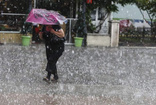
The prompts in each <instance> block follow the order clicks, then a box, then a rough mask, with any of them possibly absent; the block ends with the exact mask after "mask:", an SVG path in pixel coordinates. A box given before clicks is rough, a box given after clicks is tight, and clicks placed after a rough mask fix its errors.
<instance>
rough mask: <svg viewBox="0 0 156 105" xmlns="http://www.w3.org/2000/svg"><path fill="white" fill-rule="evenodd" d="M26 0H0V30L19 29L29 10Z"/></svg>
mask: <svg viewBox="0 0 156 105" xmlns="http://www.w3.org/2000/svg"><path fill="white" fill-rule="evenodd" d="M28 1H30V0H28ZM28 1H26V0H0V31H20V29H21V27H22V24H23V22H24V21H25V19H26V15H25V14H28V12H29V7H30V5H29V4H30V3H31V2H28Z"/></svg>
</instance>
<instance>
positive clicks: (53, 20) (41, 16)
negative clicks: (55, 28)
mask: <svg viewBox="0 0 156 105" xmlns="http://www.w3.org/2000/svg"><path fill="white" fill-rule="evenodd" d="M26 22H30V23H37V24H43V25H59V24H63V22H65V23H66V22H67V19H66V18H65V17H64V16H63V15H61V14H59V13H58V12H56V11H53V10H46V9H32V10H31V12H30V13H29V15H28V17H27V19H26Z"/></svg>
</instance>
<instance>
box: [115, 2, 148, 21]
mask: <svg viewBox="0 0 156 105" xmlns="http://www.w3.org/2000/svg"><path fill="white" fill-rule="evenodd" d="M118 7H119V12H117V13H113V18H126V19H143V17H142V15H141V13H140V10H139V9H138V7H137V6H136V5H126V6H125V7H123V6H121V5H118ZM144 14H145V18H146V19H149V17H148V15H147V13H146V12H144Z"/></svg>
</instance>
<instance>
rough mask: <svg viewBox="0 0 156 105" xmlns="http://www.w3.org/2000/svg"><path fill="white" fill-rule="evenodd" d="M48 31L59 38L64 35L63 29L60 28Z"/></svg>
mask: <svg viewBox="0 0 156 105" xmlns="http://www.w3.org/2000/svg"><path fill="white" fill-rule="evenodd" d="M50 32H51V33H53V34H55V35H57V36H58V37H61V38H62V37H64V31H63V29H60V30H58V31H55V30H54V29H51V30H50Z"/></svg>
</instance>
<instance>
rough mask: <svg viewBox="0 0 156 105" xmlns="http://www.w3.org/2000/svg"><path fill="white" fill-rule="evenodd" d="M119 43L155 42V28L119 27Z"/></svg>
mask: <svg viewBox="0 0 156 105" xmlns="http://www.w3.org/2000/svg"><path fill="white" fill-rule="evenodd" d="M119 37H120V44H121V43H122V44H125V43H127V44H133V45H135V44H142V45H143V44H145V45H146V44H151V43H152V44H155V45H156V28H145V27H143V28H133V27H126V28H120V36H119Z"/></svg>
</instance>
